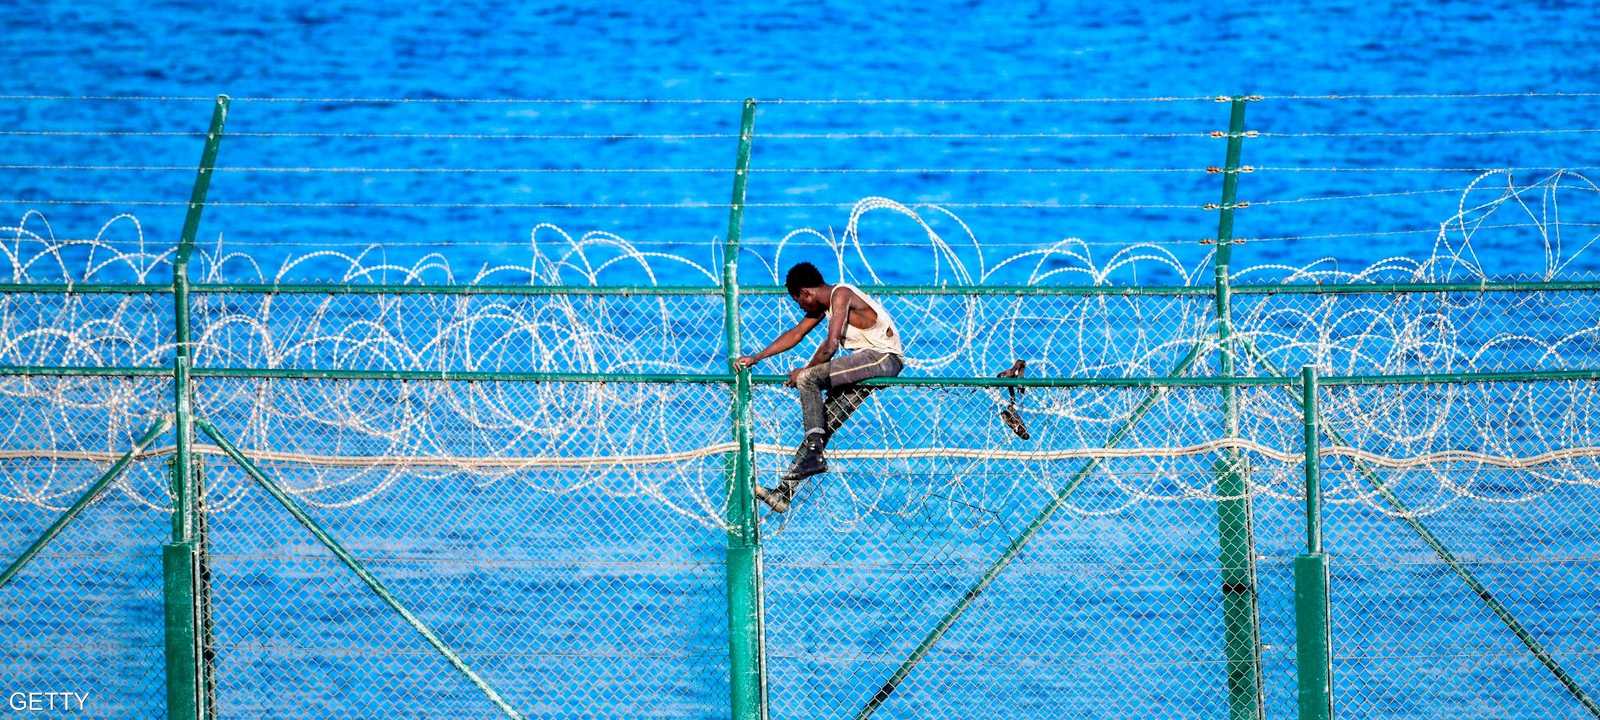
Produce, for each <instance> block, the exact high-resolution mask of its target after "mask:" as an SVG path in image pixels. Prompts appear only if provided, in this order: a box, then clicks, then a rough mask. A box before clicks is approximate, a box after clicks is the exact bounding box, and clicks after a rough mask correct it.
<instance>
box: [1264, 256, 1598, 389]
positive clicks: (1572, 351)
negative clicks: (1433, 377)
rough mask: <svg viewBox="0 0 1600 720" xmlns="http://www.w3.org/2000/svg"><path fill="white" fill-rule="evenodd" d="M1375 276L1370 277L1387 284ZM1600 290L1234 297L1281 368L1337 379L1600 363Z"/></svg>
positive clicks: (1543, 368) (1498, 370)
mask: <svg viewBox="0 0 1600 720" xmlns="http://www.w3.org/2000/svg"><path fill="white" fill-rule="evenodd" d="M1381 279H1383V278H1382V276H1381V275H1379V276H1378V277H1377V278H1373V279H1369V280H1367V281H1372V280H1381ZM1597 302H1600V296H1596V294H1595V293H1593V292H1573V291H1562V290H1530V291H1517V292H1452V293H1444V292H1405V293H1381V292H1373V293H1348V294H1326V295H1318V294H1301V293H1293V294H1284V295H1236V296H1235V300H1234V313H1235V318H1236V326H1237V328H1238V329H1239V331H1240V333H1241V334H1242V335H1243V336H1245V337H1246V338H1248V340H1249V342H1251V343H1252V344H1253V345H1254V346H1255V348H1256V349H1258V350H1260V351H1261V352H1262V353H1263V354H1264V355H1265V356H1266V357H1268V358H1270V359H1271V361H1272V362H1273V363H1275V364H1276V365H1277V366H1278V367H1280V368H1291V369H1292V368H1298V367H1300V366H1301V365H1305V364H1308V363H1314V364H1317V365H1320V366H1322V367H1324V368H1325V369H1326V370H1325V372H1331V373H1333V374H1339V375H1376V374H1400V373H1429V372H1505V371H1519V370H1557V369H1571V368H1587V367H1595V366H1597V365H1600V327H1597V326H1596V324H1595V318H1596V317H1600V308H1597V307H1596V303H1597Z"/></svg>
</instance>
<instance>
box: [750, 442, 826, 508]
mask: <svg viewBox="0 0 1600 720" xmlns="http://www.w3.org/2000/svg"><path fill="white" fill-rule="evenodd" d="M825 445H827V440H826V439H824V438H823V437H822V436H820V435H818V434H815V433H813V434H810V435H807V436H806V439H805V442H802V443H800V447H799V449H797V450H795V453H794V464H793V465H791V466H789V469H788V470H787V471H786V472H784V473H783V477H782V478H781V479H780V480H779V481H778V484H777V485H776V486H773V487H771V488H764V487H761V486H759V485H757V486H756V489H755V493H756V499H758V500H760V501H761V502H764V503H766V504H767V507H769V508H772V511H773V512H784V511H787V510H788V509H789V503H790V502H791V501H793V500H794V495H795V492H797V491H798V490H799V489H800V482H801V481H802V480H805V479H806V478H808V477H811V476H812V475H818V474H821V473H825V472H827V471H828V462H827V460H826V459H824V458H823V456H822V449H823V447H824V446H825Z"/></svg>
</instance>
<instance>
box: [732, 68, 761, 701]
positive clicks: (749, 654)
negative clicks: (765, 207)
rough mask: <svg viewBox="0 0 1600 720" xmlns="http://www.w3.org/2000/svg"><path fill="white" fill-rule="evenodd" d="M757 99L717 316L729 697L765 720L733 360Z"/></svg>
mask: <svg viewBox="0 0 1600 720" xmlns="http://www.w3.org/2000/svg"><path fill="white" fill-rule="evenodd" d="M755 122H756V101H755V100H753V99H750V100H745V101H744V112H743V114H742V115H741V116H740V119H739V150H738V155H737V156H736V157H735V160H734V170H733V198H732V201H731V202H730V203H729V206H728V208H729V209H728V238H727V242H726V243H725V244H724V245H723V251H722V311H723V329H724V331H725V334H726V338H725V340H724V342H725V344H726V345H727V348H728V362H729V364H730V367H732V369H733V372H734V377H733V383H732V390H733V400H732V412H731V415H732V425H733V439H734V444H735V446H736V449H735V451H734V456H733V458H732V463H731V464H730V468H729V470H730V471H729V473H728V484H727V493H726V497H727V499H728V506H727V513H726V517H725V518H724V519H725V521H726V522H727V526H728V552H727V593H728V674H729V677H728V692H729V695H730V697H729V701H730V703H731V704H730V712H731V715H732V717H733V719H734V720H762V718H765V717H766V715H767V707H766V706H767V703H766V659H765V657H764V655H765V652H764V647H763V635H764V632H765V631H764V627H763V625H764V623H763V617H762V615H763V612H762V587H761V531H760V528H758V527H757V525H756V523H757V517H758V516H757V514H756V508H755V493H754V492H753V490H754V487H753V486H752V482H753V477H754V474H755V463H754V457H755V450H754V446H753V444H752V442H751V434H750V371H749V370H748V369H745V368H740V367H738V366H737V365H736V364H734V361H735V359H737V358H738V357H739V350H740V336H741V335H740V329H739V240H740V235H741V233H742V232H743V228H744V200H745V186H746V180H747V179H748V178H749V176H750V149H751V143H752V141H753V139H754V133H755Z"/></svg>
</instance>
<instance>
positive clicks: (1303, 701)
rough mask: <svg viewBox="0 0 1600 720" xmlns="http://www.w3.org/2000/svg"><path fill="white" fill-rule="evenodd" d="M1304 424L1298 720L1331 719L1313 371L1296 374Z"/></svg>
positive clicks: (1297, 573) (1297, 563)
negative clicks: (1303, 534) (1303, 500)
mask: <svg viewBox="0 0 1600 720" xmlns="http://www.w3.org/2000/svg"><path fill="white" fill-rule="evenodd" d="M1300 391H1301V401H1300V406H1301V408H1302V410H1301V416H1302V418H1304V422H1305V441H1304V446H1305V453H1306V461H1305V468H1306V551H1305V553H1303V554H1301V555H1300V556H1299V557H1296V558H1295V559H1294V646H1295V676H1296V678H1297V679H1298V681H1299V684H1300V720H1329V718H1332V717H1333V656H1332V646H1333V630H1332V628H1331V626H1330V625H1329V615H1330V613H1329V606H1328V555H1327V553H1324V552H1322V473H1321V458H1320V457H1319V455H1320V454H1321V450H1320V444H1319V443H1318V441H1317V370H1316V368H1314V367H1311V366H1310V365H1307V366H1305V367H1304V368H1301V369H1300Z"/></svg>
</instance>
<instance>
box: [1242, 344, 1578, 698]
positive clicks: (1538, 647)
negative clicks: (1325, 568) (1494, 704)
mask: <svg viewBox="0 0 1600 720" xmlns="http://www.w3.org/2000/svg"><path fill="white" fill-rule="evenodd" d="M1240 345H1241V346H1242V347H1243V348H1244V350H1245V352H1246V353H1248V354H1249V355H1250V357H1252V358H1253V359H1255V360H1256V362H1259V363H1261V365H1262V366H1264V367H1265V368H1266V369H1267V371H1268V372H1269V373H1272V374H1278V372H1279V371H1278V369H1277V367H1276V365H1275V364H1274V363H1273V362H1272V359H1271V358H1269V357H1267V355H1266V353H1263V352H1261V349H1260V348H1257V347H1256V346H1255V343H1254V342H1251V341H1250V340H1248V339H1245V340H1243V341H1242V342H1241V343H1240ZM1289 392H1290V394H1291V395H1292V394H1293V393H1294V390H1293V389H1292V388H1290V389H1289ZM1295 401H1296V402H1302V401H1301V400H1300V398H1296V399H1295ZM1302 411H1304V407H1303V406H1302ZM1326 432H1327V433H1328V439H1329V440H1332V441H1333V442H1334V443H1336V444H1340V445H1343V444H1346V443H1345V440H1344V438H1343V436H1341V435H1340V434H1339V432H1338V431H1336V430H1333V429H1332V428H1329V429H1327V431H1326ZM1356 468H1357V469H1358V470H1359V471H1360V475H1361V478H1362V479H1363V480H1366V481H1367V483H1368V484H1369V485H1370V486H1371V487H1372V489H1373V490H1374V491H1376V492H1377V494H1378V497H1380V498H1383V501H1384V503H1386V504H1387V505H1388V506H1389V509H1390V510H1392V511H1393V512H1394V513H1395V516H1396V518H1397V519H1399V520H1400V521H1401V522H1403V523H1405V524H1406V526H1407V527H1409V528H1411V531H1412V532H1414V533H1416V534H1417V537H1419V538H1421V539H1422V542H1423V544H1425V545H1427V546H1428V549H1430V550H1432V551H1433V553H1434V554H1435V555H1437V556H1438V557H1439V559H1440V560H1443V561H1444V564H1445V565H1446V566H1448V567H1449V568H1450V571H1451V572H1452V573H1454V574H1455V576H1456V577H1458V578H1460V579H1461V581H1462V582H1464V583H1466V585H1467V588H1468V589H1470V590H1472V593H1473V594H1474V595H1477V596H1478V599H1480V600H1482V601H1483V604H1484V605H1485V606H1487V607H1488V608H1489V612H1491V613H1493V614H1494V616H1495V617H1496V618H1498V619H1499V620H1500V622H1501V623H1504V624H1505V626H1506V629H1508V630H1510V631H1511V634H1512V635H1515V636H1516V638H1517V640H1518V641H1519V642H1521V643H1522V645H1523V647H1525V648H1527V649H1528V652H1529V653H1531V654H1532V655H1533V657H1534V658H1535V659H1536V660H1538V661H1539V664H1541V665H1543V666H1544V667H1545V669H1546V670H1549V671H1550V674H1551V675H1554V676H1555V679H1556V682H1558V683H1560V684H1561V687H1563V688H1565V689H1566V691H1567V693H1568V694H1570V695H1572V697H1573V699H1574V700H1577V701H1578V704H1580V705H1582V706H1583V709H1584V710H1587V711H1588V712H1589V714H1590V715H1592V716H1594V717H1595V718H1600V704H1596V703H1595V701H1594V698H1592V697H1590V696H1589V693H1588V692H1587V691H1585V690H1584V689H1583V686H1582V685H1579V684H1578V681H1577V680H1575V679H1574V678H1573V677H1572V675H1571V673H1568V672H1567V671H1566V669H1565V668H1563V667H1561V663H1559V662H1557V661H1556V659H1555V657H1554V656H1552V655H1551V654H1550V651H1548V650H1546V649H1545V647H1544V645H1543V644H1542V643H1540V642H1539V640H1538V639H1537V638H1535V637H1534V636H1533V634H1532V633H1530V632H1528V629H1527V628H1525V627H1523V626H1522V622H1521V621H1520V620H1517V617H1516V616H1515V615H1513V614H1511V610H1510V609H1509V608H1507V607H1506V606H1505V604H1504V603H1502V602H1500V600H1499V598H1496V597H1495V596H1494V593H1491V592H1490V591H1489V588H1488V586H1486V585H1484V584H1483V582H1482V581H1480V580H1478V578H1477V576H1476V575H1473V574H1472V571H1471V570H1468V569H1467V567H1466V566H1465V565H1463V564H1462V563H1461V560H1460V559H1458V558H1457V557H1456V556H1455V553H1453V552H1451V551H1450V548H1449V547H1446V546H1445V544H1444V542H1443V541H1441V540H1440V539H1439V537H1438V536H1437V535H1434V534H1433V531H1431V530H1429V529H1428V526H1426V525H1424V524H1423V523H1422V520H1420V519H1418V518H1417V517H1416V515H1414V514H1413V513H1412V512H1411V509H1410V508H1409V507H1407V506H1406V504H1405V503H1404V502H1402V501H1401V500H1400V498H1398V497H1396V496H1395V494H1394V493H1393V492H1392V491H1390V490H1389V488H1388V487H1387V486H1385V485H1384V484H1383V481H1382V479H1381V478H1379V477H1377V475H1376V474H1375V473H1373V471H1372V469H1371V468H1369V467H1367V465H1366V464H1365V463H1361V462H1360V461H1357V462H1356Z"/></svg>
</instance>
